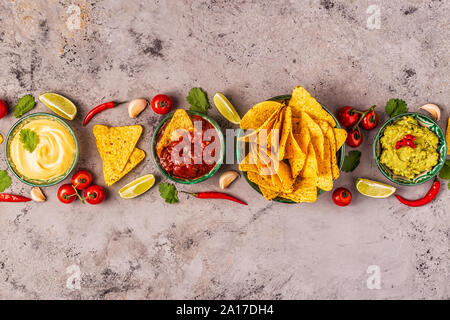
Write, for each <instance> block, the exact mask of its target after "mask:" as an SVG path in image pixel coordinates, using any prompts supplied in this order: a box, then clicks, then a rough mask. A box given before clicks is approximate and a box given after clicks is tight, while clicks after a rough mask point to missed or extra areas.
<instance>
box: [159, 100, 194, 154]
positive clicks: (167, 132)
mask: <svg viewBox="0 0 450 320" xmlns="http://www.w3.org/2000/svg"><path fill="white" fill-rule="evenodd" d="M183 129H184V130H187V131H193V130H194V124H193V123H192V121H191V118H189V115H188V113H187V112H186V110H183V109H177V110H176V111H175V113H174V114H173V116H172V118H171V119H170V122H169V124H168V125H167V126H166V128H165V129H164V133H163V135H162V137H161V138H160V140H159V142H158V145H157V146H156V154H157V155H158V157H160V156H161V152H162V150H163V149H164V148H165V147H167V146H168V145H169V144H170V142H171V141H172V139H176V138H177V136H178V137H179V136H180V134H181V133H180V131H181V130H183ZM174 132H175V134H174ZM176 132H178V133H176Z"/></svg>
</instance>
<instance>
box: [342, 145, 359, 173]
mask: <svg viewBox="0 0 450 320" xmlns="http://www.w3.org/2000/svg"><path fill="white" fill-rule="evenodd" d="M360 162H361V152H360V151H357V150H353V151H350V152H349V153H348V155H347V156H346V157H345V159H344V165H343V166H342V171H344V172H352V171H353V170H355V169H356V167H358V166H359V163H360Z"/></svg>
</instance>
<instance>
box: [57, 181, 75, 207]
mask: <svg viewBox="0 0 450 320" xmlns="http://www.w3.org/2000/svg"><path fill="white" fill-rule="evenodd" d="M57 195H58V199H59V201H61V202H62V203H72V202H74V201H75V199H76V198H77V194H76V193H75V190H74V189H73V187H72V185H71V184H63V185H62V186H61V187H59V189H58V194H57Z"/></svg>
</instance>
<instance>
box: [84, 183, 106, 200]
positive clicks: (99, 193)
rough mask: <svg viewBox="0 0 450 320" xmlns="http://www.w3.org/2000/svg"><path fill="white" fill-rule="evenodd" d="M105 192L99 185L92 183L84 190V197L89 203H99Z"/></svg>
mask: <svg viewBox="0 0 450 320" xmlns="http://www.w3.org/2000/svg"><path fill="white" fill-rule="evenodd" d="M105 197H106V192H105V189H103V188H102V187H100V186H97V185H93V186H90V187H89V188H87V189H86V190H84V199H85V200H86V201H87V203H89V204H100V203H102V202H103V201H104V200H105Z"/></svg>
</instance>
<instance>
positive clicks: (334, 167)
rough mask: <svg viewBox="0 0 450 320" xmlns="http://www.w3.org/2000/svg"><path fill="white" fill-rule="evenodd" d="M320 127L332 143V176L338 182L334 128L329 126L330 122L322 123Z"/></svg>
mask: <svg viewBox="0 0 450 320" xmlns="http://www.w3.org/2000/svg"><path fill="white" fill-rule="evenodd" d="M319 125H320V128H321V129H322V131H323V132H324V133H325V137H326V138H327V139H328V141H329V142H330V155H331V159H330V160H331V174H332V175H333V179H334V180H336V179H338V178H339V176H340V173H339V166H338V163H337V155H336V152H337V151H336V137H335V136H334V131H333V128H332V127H331V126H330V125H329V124H328V122H325V121H320V122H319Z"/></svg>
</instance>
